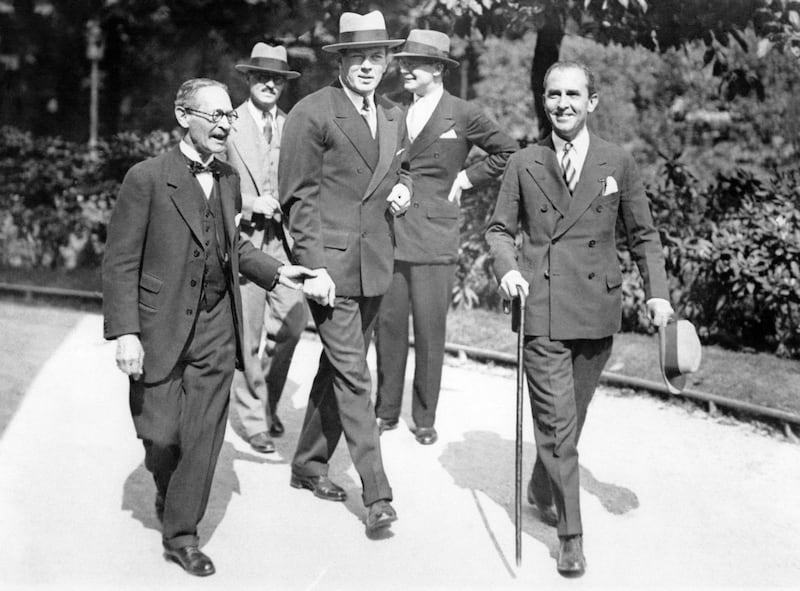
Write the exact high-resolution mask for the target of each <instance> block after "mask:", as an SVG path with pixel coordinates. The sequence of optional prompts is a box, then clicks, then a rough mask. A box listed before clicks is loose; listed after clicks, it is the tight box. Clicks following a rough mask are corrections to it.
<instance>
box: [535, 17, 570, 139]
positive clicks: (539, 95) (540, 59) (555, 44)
mask: <svg viewBox="0 0 800 591" xmlns="http://www.w3.org/2000/svg"><path fill="white" fill-rule="evenodd" d="M563 38H564V27H563V26H561V21H560V19H559V18H557V17H555V18H549V19H547V23H546V24H545V25H544V27H542V28H541V29H539V30H538V31H537V33H536V48H535V49H534V53H533V62H532V64H531V90H532V91H533V104H534V109H535V111H536V121H537V123H538V125H539V138H540V139H541V138H543V137H545V136H547V134H549V133H550V122H549V121H548V120H547V115H546V114H545V112H544V100H543V94H544V75H545V72H547V68H549V67H550V66H552V65H553V64H554V63H556V62H557V61H558V53H559V48H560V47H561V39H563Z"/></svg>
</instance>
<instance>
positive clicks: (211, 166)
mask: <svg viewBox="0 0 800 591" xmlns="http://www.w3.org/2000/svg"><path fill="white" fill-rule="evenodd" d="M186 164H187V166H188V167H189V171H190V172H191V173H192V174H195V175H196V174H200V173H201V172H210V173H211V174H219V166H218V165H217V160H216V159H213V160H211V162H209V163H208V165H205V164H201V163H200V162H197V161H196V160H187V163H186Z"/></svg>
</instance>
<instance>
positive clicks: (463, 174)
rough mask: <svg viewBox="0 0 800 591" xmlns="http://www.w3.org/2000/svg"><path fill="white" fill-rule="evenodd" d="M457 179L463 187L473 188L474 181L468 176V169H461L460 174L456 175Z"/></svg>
mask: <svg viewBox="0 0 800 591" xmlns="http://www.w3.org/2000/svg"><path fill="white" fill-rule="evenodd" d="M456 180H457V181H458V182H459V184H460V185H461V188H462V189H471V188H472V183H471V182H470V180H469V177H468V176H467V171H466V170H461V171H459V173H458V175H456Z"/></svg>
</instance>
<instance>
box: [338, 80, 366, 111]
mask: <svg viewBox="0 0 800 591" xmlns="http://www.w3.org/2000/svg"><path fill="white" fill-rule="evenodd" d="M339 82H340V83H341V85H342V90H344V93H345V94H346V95H347V98H349V99H350V102H351V103H353V106H354V107H355V108H356V111H358V112H359V113H360V112H361V107H362V105H363V104H364V95H361V94H358V93H357V92H354V91H353V90H352V89H351V88H350V87H349V86H347V84H345V83H344V81H343V80H342V78H341V76H340V77H339ZM367 98H368V99H369V104H370V105H372V106H374V105H375V91H374V90H373V91H372V92H370V93H369V94H368V95H367Z"/></svg>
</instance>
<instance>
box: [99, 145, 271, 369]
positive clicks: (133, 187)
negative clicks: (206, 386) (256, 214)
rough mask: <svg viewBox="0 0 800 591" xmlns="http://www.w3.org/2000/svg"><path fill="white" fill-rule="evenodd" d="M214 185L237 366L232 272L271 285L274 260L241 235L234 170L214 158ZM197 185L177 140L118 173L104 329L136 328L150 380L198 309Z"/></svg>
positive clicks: (180, 342)
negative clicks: (216, 171) (237, 223)
mask: <svg viewBox="0 0 800 591" xmlns="http://www.w3.org/2000/svg"><path fill="white" fill-rule="evenodd" d="M220 168H221V169H222V171H221V174H220V175H219V182H218V188H219V192H220V200H221V203H222V213H223V223H224V230H225V239H224V241H225V245H224V248H225V250H226V252H227V253H229V254H230V255H231V256H230V261H231V264H230V267H229V269H227V270H226V273H227V276H228V282H229V286H230V288H231V295H232V300H233V308H234V316H235V320H236V345H237V347H236V349H237V366H241V334H242V315H241V298H240V294H239V273H240V272H241V273H243V274H244V275H246V276H247V277H248V278H250V279H252V280H253V281H255V282H256V283H258V284H259V285H261V286H262V287H264V288H265V289H270V288H271V287H272V285H273V283H274V280H275V274H276V271H277V268H278V267H279V266H280V263H279V262H278V261H276V260H275V259H273V258H272V257H269V256H267V255H266V254H264V253H262V252H259V251H258V250H256V249H255V248H254V247H253V245H252V244H251V243H249V242H246V241H240V240H239V235H238V232H236V227H235V221H234V218H235V215H236V213H237V212H238V211H239V210H240V209H241V196H240V193H239V176H238V175H237V174H236V172H235V171H234V170H233V168H231V167H230V166H229V165H227V164H225V163H220ZM202 198H203V195H202V189H201V188H200V186H199V185H198V183H197V180H196V179H195V178H194V177H193V176H192V174H191V173H190V172H189V169H188V167H187V166H186V162H185V158H184V156H183V154H182V153H181V151H180V149H178V148H177V147H176V148H174V149H173V150H171V151H169V152H167V153H165V154H162V155H160V156H157V157H155V158H151V159H149V160H145V161H144V162H140V163H139V164H136V165H135V166H133V167H132V168H131V169H130V170H129V171H128V173H127V174H126V175H125V179H124V180H123V182H122V187H121V188H120V191H119V196H118V198H117V202H116V205H115V207H114V212H113V214H112V216H111V221H110V223H109V226H108V238H107V240H106V252H105V258H104V261H103V314H104V324H103V331H104V335H105V337H106V338H107V339H113V338H116V337H118V336H120V335H124V334H131V333H134V334H138V335H139V338H140V339H141V341H142V346H143V348H144V353H145V356H144V377H145V380H147V381H148V382H156V381H159V380H161V379H163V378H165V377H166V376H167V375H169V372H170V371H171V370H172V368H173V367H174V366H175V363H176V362H177V361H178V358H179V356H180V353H181V351H182V350H183V347H184V345H185V344H186V342H187V339H188V338H189V334H190V331H191V329H192V326H193V324H194V319H195V316H196V315H197V313H198V306H199V302H200V290H201V287H202V282H203V281H202V280H203V269H204V264H205V263H204V260H205V255H204V246H203V240H202V238H203V231H202V228H201V223H202V211H203V204H202V201H200V200H201V199H202Z"/></svg>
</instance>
